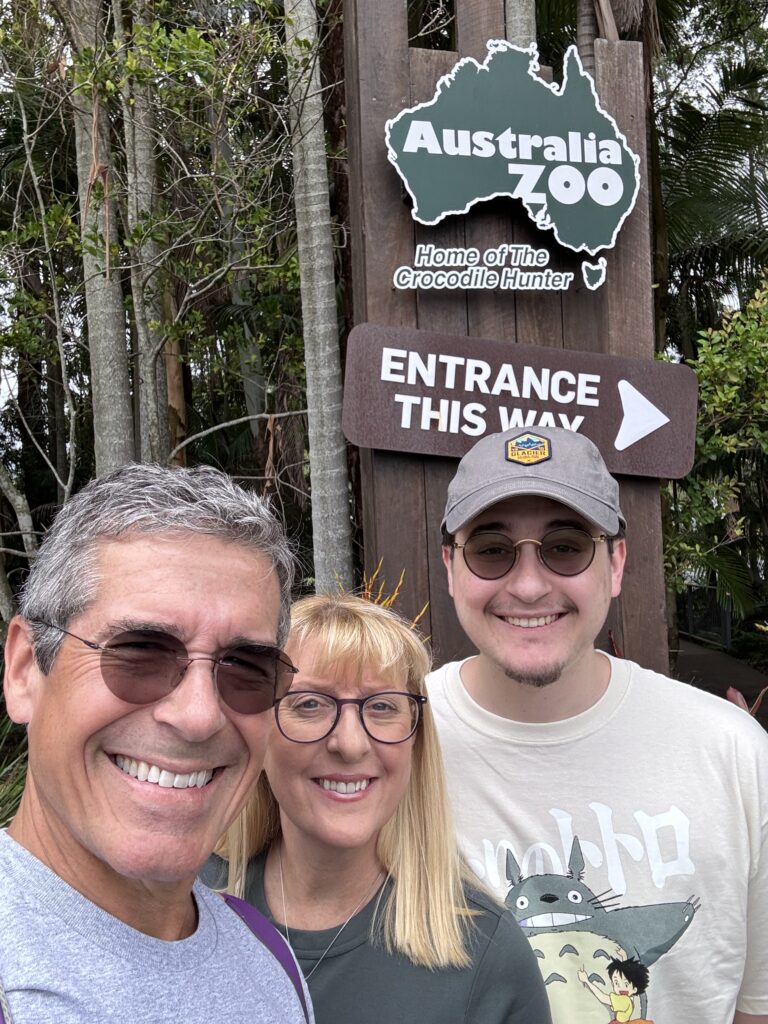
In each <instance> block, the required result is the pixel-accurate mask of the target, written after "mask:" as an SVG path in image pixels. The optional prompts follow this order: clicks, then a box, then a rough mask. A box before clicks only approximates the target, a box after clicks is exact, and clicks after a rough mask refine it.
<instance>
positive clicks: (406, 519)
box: [365, 451, 432, 633]
mask: <svg viewBox="0 0 768 1024" xmlns="http://www.w3.org/2000/svg"><path fill="white" fill-rule="evenodd" d="M370 458H371V463H372V472H371V477H370V479H369V481H368V486H369V488H370V490H369V493H368V498H369V503H370V506H371V507H372V508H373V510H374V516H375V523H374V527H373V530H371V529H370V527H369V529H368V532H366V536H365V560H366V568H367V572H368V573H369V574H370V573H371V572H372V571H373V570H374V569H375V568H376V566H377V564H378V562H379V559H381V560H382V564H381V570H380V573H379V581H381V580H384V581H385V582H386V586H385V593H387V594H390V593H391V592H392V591H393V590H394V589H395V586H396V585H397V581H398V579H399V578H400V573H401V572H402V571H405V578H404V583H403V590H402V593H401V595H400V597H399V598H398V599H397V604H396V609H397V611H398V612H399V613H400V614H401V615H404V616H405V617H406V618H415V616H416V615H417V614H418V612H419V611H420V610H421V608H423V606H424V605H425V604H426V603H427V602H428V601H429V599H430V597H429V556H428V551H427V523H426V520H425V515H424V508H425V504H426V501H425V495H424V461H425V460H424V459H423V458H421V457H420V456H414V455H403V454H402V453H400V452H397V453H394V452H380V451H373V452H371V454H370ZM422 629H423V630H424V632H426V633H431V631H432V623H431V620H430V612H429V609H428V610H427V615H426V616H425V618H424V619H423V620H422Z"/></svg>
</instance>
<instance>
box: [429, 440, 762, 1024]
mask: <svg viewBox="0 0 768 1024" xmlns="http://www.w3.org/2000/svg"><path fill="white" fill-rule="evenodd" d="M625 526H626V523H625V520H624V516H623V515H622V512H621V509H620V507H619V488H618V485H617V483H616V481H615V480H614V479H613V478H612V477H611V476H610V474H609V473H608V470H607V469H606V467H605V464H604V462H603V460H602V458H601V456H600V453H599V452H598V450H597V449H596V448H595V446H594V445H593V444H592V443H591V442H590V441H589V440H588V439H587V438H585V437H583V436H581V435H579V434H575V433H572V432H569V431H565V430H555V429H552V430H549V429H538V430H535V431H533V430H532V431H521V430H510V431H507V432H505V433H503V434H493V435H489V436H487V437H484V438H483V439H482V440H481V441H479V442H478V443H477V444H476V445H475V447H474V448H473V449H472V450H471V451H470V452H468V453H467V455H465V457H464V459H463V460H462V461H461V463H460V465H459V468H458V471H457V473H456V476H455V477H454V479H453V481H452V482H451V484H450V487H449V489H448V502H447V505H446V510H445V518H444V520H443V545H444V546H443V558H444V561H445V565H446V568H447V572H448V582H449V586H450V590H451V594H452V595H453V599H454V603H455V605H456V611H457V613H458V617H459V620H460V621H461V624H462V626H463V627H464V631H465V632H466V634H467V636H468V637H469V638H470V639H471V640H472V641H473V643H474V644H475V646H476V648H477V651H478V653H477V655H475V656H474V657H471V658H468V659H467V660H465V661H463V662H454V663H452V664H449V665H445V666H443V667H442V668H441V669H439V670H438V671H437V672H434V673H433V674H432V676H431V677H430V679H429V693H430V702H431V706H432V708H433V711H434V713H435V718H436V721H437V725H438V729H439V732H440V738H441V740H442V743H443V751H444V755H445V760H446V768H447V772H448V781H449V789H450V791H451V793H452V796H453V799H454V806H455V809H456V816H457V821H458V825H459V831H460V835H461V839H462V844H463V848H464V852H465V853H466V855H467V857H468V858H469V860H470V863H471V864H472V866H473V867H474V868H475V870H476V871H477V872H478V874H479V875H480V876H481V877H482V878H484V879H485V881H486V882H487V883H488V884H489V885H491V886H492V887H494V888H495V889H496V890H497V891H498V893H499V895H500V896H502V897H506V902H507V904H508V906H510V907H511V908H512V910H513V912H514V914H515V916H516V917H517V918H518V921H519V922H520V925H521V927H522V928H523V930H524V931H525V933H526V934H527V935H528V938H529V941H530V942H531V944H532V945H533V947H534V949H535V951H536V954H537V958H538V961H539V966H540V967H541V970H542V973H543V975H544V979H545V982H546V985H547V992H548V994H549V997H550V1004H551V1007H552V1018H553V1021H554V1022H555V1024H577V1022H578V1024H604V1022H605V1021H607V1020H608V1014H609V1012H610V1011H611V1010H613V1011H614V1013H615V1018H616V1020H619V1021H621V1020H630V1019H632V1020H634V1019H637V1018H644V1019H647V1018H649V1017H650V1018H652V1019H653V1020H654V1021H656V1022H657V1024H667V1022H670V1021H685V1022H694V1021H695V1022H696V1024H734V1022H736V1024H768V958H766V955H765V950H766V935H768V738H767V737H766V735H765V733H764V732H763V731H762V730H761V729H760V727H759V726H758V725H757V724H756V723H755V722H754V721H753V720H752V719H750V717H749V715H746V714H745V713H744V712H743V711H741V710H739V709H738V708H735V707H734V706H733V705H732V704H728V703H727V702H725V701H723V700H720V699H719V698H717V697H713V696H711V695H709V694H706V693H702V692H700V691H698V690H695V689H693V688H692V687H690V686H685V685H683V684H681V683H679V682H676V681H674V680H672V679H667V678H665V677H664V676H661V675H657V674H656V673H653V672H649V671H647V670H645V669H642V668H640V666H639V665H635V664H632V663H631V662H628V661H624V660H622V659H619V658H614V657H608V656H607V655H605V654H603V653H601V652H600V651H597V650H596V649H595V639H596V637H597V635H598V633H599V632H600V630H601V628H602V626H603V623H604V622H605V619H606V616H607V614H608V608H609V605H610V601H611V598H612V597H615V596H616V595H617V594H618V593H619V591H620V589H621V581H622V574H623V571H624V559H625V554H626V545H627V541H626V540H625V539H624V528H625ZM632 542H633V544H634V545H635V546H636V547H637V548H638V549H639V550H638V551H637V552H636V555H635V557H639V558H642V545H643V543H644V538H643V537H642V536H637V537H633V538H632ZM617 979H618V980H617ZM617 985H618V987H617ZM612 987H613V989H614V995H615V997H616V999H615V1001H614V1000H612V998H611V995H610V993H611V988H612ZM598 994H599V995H598ZM604 1004H607V1005H604Z"/></svg>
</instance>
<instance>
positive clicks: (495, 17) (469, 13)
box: [455, 0, 506, 63]
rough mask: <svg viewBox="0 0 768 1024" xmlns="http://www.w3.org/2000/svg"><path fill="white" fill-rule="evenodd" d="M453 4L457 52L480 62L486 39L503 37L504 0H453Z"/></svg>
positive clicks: (485, 51)
mask: <svg viewBox="0 0 768 1024" xmlns="http://www.w3.org/2000/svg"><path fill="white" fill-rule="evenodd" d="M455 5H456V39H457V42H458V47H459V53H460V55H461V56H462V57H474V58H475V60H479V61H480V62H481V63H482V62H483V61H484V60H485V58H486V54H487V52H488V51H487V48H486V43H487V42H488V40H489V39H504V38H505V31H506V23H505V18H504V0H463V2H462V0H455Z"/></svg>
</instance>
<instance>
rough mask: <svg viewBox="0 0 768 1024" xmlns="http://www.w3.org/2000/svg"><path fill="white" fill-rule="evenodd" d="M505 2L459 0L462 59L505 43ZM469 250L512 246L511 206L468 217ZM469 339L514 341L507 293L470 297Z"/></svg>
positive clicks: (486, 207)
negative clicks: (498, 42)
mask: <svg viewBox="0 0 768 1024" xmlns="http://www.w3.org/2000/svg"><path fill="white" fill-rule="evenodd" d="M504 32H505V18H504V0H463V2H462V0H456V38H457V42H458V47H459V55H460V56H461V57H474V58H475V60H479V61H480V62H482V61H484V60H485V57H486V55H487V52H488V51H487V46H486V44H487V42H488V40H489V39H503V38H504ZM465 222H466V224H465V237H466V244H467V245H468V246H476V247H477V248H478V249H480V250H483V249H490V248H493V247H494V246H497V245H502V244H504V243H505V242H506V243H509V242H512V240H513V238H512V223H511V220H510V208H509V202H508V201H506V200H502V201H497V202H491V203H483V204H482V205H481V206H480V207H474V208H473V209H472V210H470V212H469V213H468V214H467V216H466V217H465ZM467 319H468V330H469V333H470V335H472V336H473V337H476V338H508V339H509V340H510V341H514V340H515V338H516V329H515V298H514V295H513V294H510V293H508V292H501V291H496V292H491V291H476V292H470V293H469V294H468V296H467Z"/></svg>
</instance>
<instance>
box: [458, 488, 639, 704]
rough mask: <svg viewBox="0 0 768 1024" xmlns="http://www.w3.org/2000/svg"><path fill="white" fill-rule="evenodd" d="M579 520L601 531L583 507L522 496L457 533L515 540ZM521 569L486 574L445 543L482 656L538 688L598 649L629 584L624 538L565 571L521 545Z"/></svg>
mask: <svg viewBox="0 0 768 1024" xmlns="http://www.w3.org/2000/svg"><path fill="white" fill-rule="evenodd" d="M562 526H578V527H580V528H581V529H583V530H586V532H587V533H589V534H591V535H595V536H596V535H598V534H599V533H600V531H599V530H598V529H596V528H595V527H593V526H592V525H591V524H590V523H588V522H587V521H586V520H584V519H582V518H581V517H580V516H579V515H578V514H577V513H575V512H573V511H572V510H571V509H569V508H567V507H566V506H565V505H561V504H559V503H558V502H555V501H551V500H550V499H549V498H539V497H534V496H531V497H528V496H526V497H520V498H510V499H508V500H506V501H502V502H499V503H498V504H497V505H494V506H493V507H492V508H490V509H487V510H486V511H485V512H483V513H481V514H480V515H479V516H477V518H476V519H474V520H472V522H471V523H469V524H468V525H467V526H465V527H463V528H462V529H461V530H459V532H458V533H457V534H456V541H457V543H459V544H463V543H464V542H465V541H466V540H467V539H468V538H469V537H471V536H473V535H474V534H476V533H480V532H483V531H487V532H494V533H503V534H506V536H508V537H509V538H510V539H511V540H512V541H513V542H514V541H518V540H522V539H523V538H526V539H531V540H541V539H542V537H543V536H544V535H545V534H546V533H547V532H549V531H550V530H554V529H557V528H558V527H562ZM517 550H518V554H517V561H516V562H515V565H514V567H513V568H512V569H511V570H510V571H509V572H508V573H507V574H506V576H503V577H502V578H501V579H500V580H483V579H479V578H478V577H477V576H474V575H473V574H472V573H471V572H470V571H469V569H468V567H467V564H466V562H465V561H464V556H463V553H462V551H461V549H455V550H454V551H453V552H451V550H450V549H448V548H443V560H444V562H445V565H446V568H447V571H448V586H449V589H450V592H451V596H452V597H453V599H454V603H455V605H456V612H457V615H458V617H459V621H460V622H461V625H462V627H463V629H464V631H465V633H466V634H467V636H468V637H469V638H470V640H472V642H473V643H474V644H475V645H476V646H477V649H478V650H479V651H480V654H481V657H483V658H486V659H488V661H490V662H491V663H492V664H494V665H496V666H497V667H498V668H500V669H501V670H502V671H503V672H504V673H505V674H506V675H507V676H509V677H510V678H512V679H515V680H518V681H519V682H521V683H526V684H528V685H531V686H546V685H548V684H549V683H553V682H555V681H556V680H558V679H560V678H561V677H562V676H564V675H567V674H569V673H570V672H572V671H578V668H579V666H580V665H582V664H583V663H584V660H585V658H586V657H587V656H588V655H589V654H591V652H592V650H593V645H594V641H595V638H596V637H597V634H598V633H599V632H600V629H601V628H602V625H603V623H604V621H605V618H606V615H607V614H608V606H609V604H610V601H611V598H612V597H616V596H617V595H618V593H619V591H620V589H621V576H622V572H623V567H624V555H625V547H624V541H623V540H622V541H616V542H614V554H613V558H611V556H610V554H609V552H608V546H607V544H605V543H598V545H597V549H596V551H595V557H594V560H593V562H592V564H591V565H590V567H589V568H588V569H586V570H585V571H584V572H583V573H580V574H579V575H578V576H558V575H557V574H556V573H554V572H552V571H551V570H550V569H547V568H546V566H544V565H543V564H542V563H541V561H540V560H539V557H538V549H537V547H536V546H535V545H534V544H523V545H521V546H520V547H519V548H518V549H517Z"/></svg>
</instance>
